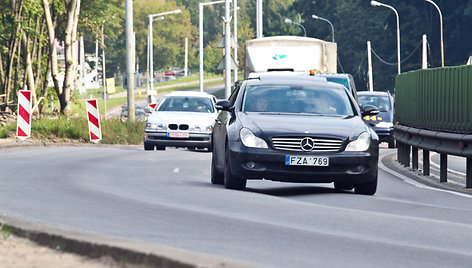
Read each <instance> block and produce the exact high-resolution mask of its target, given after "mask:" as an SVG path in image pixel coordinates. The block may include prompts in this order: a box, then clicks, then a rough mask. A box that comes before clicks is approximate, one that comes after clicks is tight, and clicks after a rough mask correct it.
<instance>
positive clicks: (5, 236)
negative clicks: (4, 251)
mask: <svg viewBox="0 0 472 268" xmlns="http://www.w3.org/2000/svg"><path fill="white" fill-rule="evenodd" d="M0 233H1V234H2V237H3V240H7V239H8V237H10V235H12V234H13V228H11V227H10V226H9V225H8V224H6V223H4V224H2V228H1V229H0Z"/></svg>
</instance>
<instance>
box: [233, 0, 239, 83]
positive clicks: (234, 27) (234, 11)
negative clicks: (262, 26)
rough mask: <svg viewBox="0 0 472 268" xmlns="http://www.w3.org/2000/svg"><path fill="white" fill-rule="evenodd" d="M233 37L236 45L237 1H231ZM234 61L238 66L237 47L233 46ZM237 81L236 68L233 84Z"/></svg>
mask: <svg viewBox="0 0 472 268" xmlns="http://www.w3.org/2000/svg"><path fill="white" fill-rule="evenodd" d="M233 1H234V3H233V31H234V34H233V37H234V41H236V44H237V43H238V0H233ZM234 60H235V61H236V64H238V46H237V45H236V46H234ZM236 81H238V68H236V69H234V82H235V83H236Z"/></svg>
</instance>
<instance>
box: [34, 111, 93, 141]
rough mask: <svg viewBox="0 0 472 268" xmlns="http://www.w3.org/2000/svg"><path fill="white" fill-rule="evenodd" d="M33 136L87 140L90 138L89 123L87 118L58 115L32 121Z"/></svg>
mask: <svg viewBox="0 0 472 268" xmlns="http://www.w3.org/2000/svg"><path fill="white" fill-rule="evenodd" d="M31 133H32V137H36V138H44V139H54V138H64V139H78V140H82V141H86V140H88V138H89V133H88V123H87V120H86V119H85V118H75V117H73V118H68V117H66V116H58V117H51V118H46V117H43V118H42V119H40V120H35V121H32V123H31Z"/></svg>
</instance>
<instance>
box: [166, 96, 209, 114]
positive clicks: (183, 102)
mask: <svg viewBox="0 0 472 268" xmlns="http://www.w3.org/2000/svg"><path fill="white" fill-rule="evenodd" d="M157 110H158V111H164V112H195V113H213V112H214V108H213V105H212V103H211V99H209V98H199V97H181V96H175V97H168V98H166V99H164V100H163V101H162V103H161V105H160V106H159V108H158V109H157Z"/></svg>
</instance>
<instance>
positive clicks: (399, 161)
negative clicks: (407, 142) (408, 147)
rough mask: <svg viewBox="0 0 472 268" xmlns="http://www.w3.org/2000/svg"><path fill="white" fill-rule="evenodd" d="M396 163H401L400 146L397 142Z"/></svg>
mask: <svg viewBox="0 0 472 268" xmlns="http://www.w3.org/2000/svg"><path fill="white" fill-rule="evenodd" d="M397 161H398V163H400V164H401V163H402V144H401V143H400V142H398V141H397Z"/></svg>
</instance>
